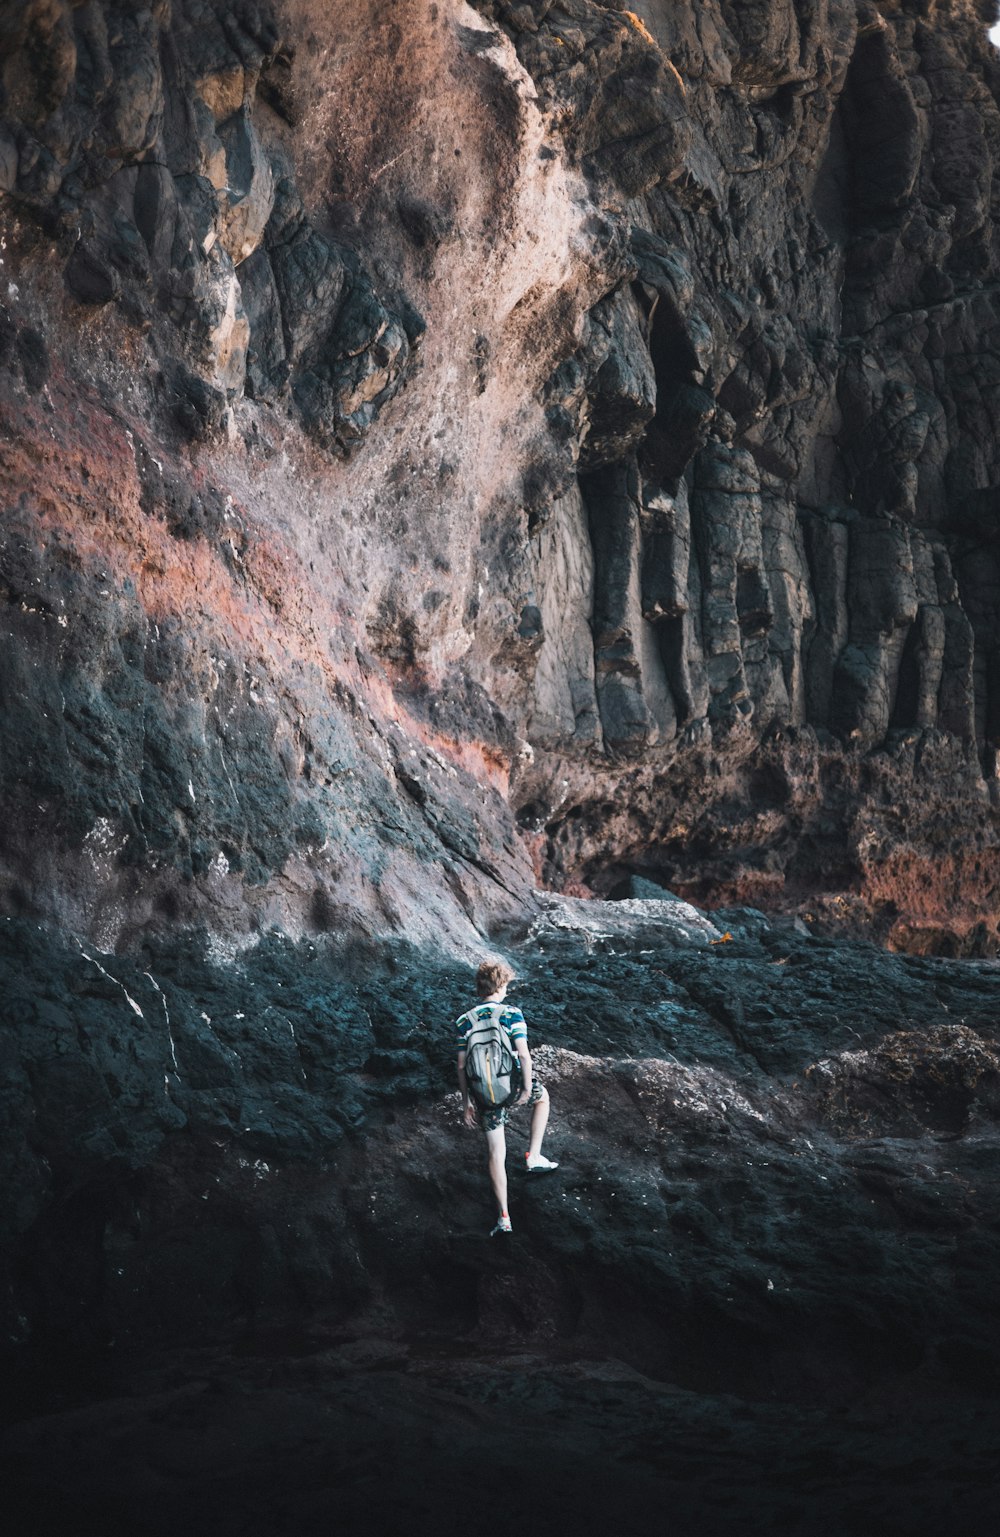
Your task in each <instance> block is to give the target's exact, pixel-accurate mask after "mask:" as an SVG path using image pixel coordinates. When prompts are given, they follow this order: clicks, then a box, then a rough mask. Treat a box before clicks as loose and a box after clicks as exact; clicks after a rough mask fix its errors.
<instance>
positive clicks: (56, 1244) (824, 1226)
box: [0, 897, 1000, 1537]
mask: <svg viewBox="0 0 1000 1537" xmlns="http://www.w3.org/2000/svg"><path fill="white" fill-rule="evenodd" d="M0 934H2V938H3V940H4V945H5V956H4V978H3V981H4V995H5V997H6V998H7V999H8V1000H10V1003H11V1004H12V1005H13V1007H12V1009H11V1019H10V1023H9V1025H8V1028H7V1030H6V1032H5V1037H4V1039H5V1052H6V1053H7V1057H8V1064H7V1065H6V1071H5V1074H4V1078H5V1084H6V1088H5V1103H4V1120H5V1123H6V1124H7V1125H8V1126H10V1127H14V1128H23V1130H24V1141H23V1142H20V1141H15V1142H14V1143H13V1146H14V1148H16V1149H17V1151H16V1153H15V1155H14V1157H13V1158H11V1159H9V1160H8V1162H7V1163H6V1164H5V1167H4V1171H3V1172H4V1186H5V1188H6V1189H7V1190H8V1191H11V1192H16V1193H17V1201H16V1205H15V1210H14V1213H13V1224H14V1229H15V1231H13V1232H10V1233H9V1235H8V1234H5V1241H4V1245H3V1249H4V1253H5V1255H7V1256H14V1255H16V1256H17V1257H16V1262H15V1264H14V1265H13V1266H12V1268H11V1269H10V1271H9V1273H8V1276H7V1277H6V1288H5V1295H6V1296H7V1297H8V1298H9V1300H10V1304H11V1308H12V1312H11V1316H10V1317H9V1322H8V1329H9V1332H10V1333H11V1334H12V1335H13V1336H14V1338H15V1339H17V1340H18V1348H16V1349H15V1350H14V1351H13V1354H12V1356H10V1357H9V1361H10V1367H9V1370H10V1377H9V1382H10V1384H11V1387H12V1389H13V1395H12V1404H11V1408H12V1410H13V1415H12V1418H13V1421H14V1423H13V1424H12V1425H11V1426H10V1428H9V1429H8V1430H7V1432H6V1433H5V1434H4V1435H3V1437H2V1438H0V1448H2V1453H3V1456H4V1458H5V1459H6V1460H5V1463H4V1468H5V1487H7V1488H8V1489H9V1490H11V1491H12V1498H13V1499H14V1500H15V1502H16V1500H17V1499H20V1500H22V1501H23V1503H24V1507H25V1509H26V1510H27V1511H29V1512H30V1519H28V1520H26V1523H25V1525H24V1526H23V1528H18V1530H23V1531H24V1532H25V1534H27V1533H28V1532H29V1531H30V1532H39V1531H49V1530H52V1531H53V1532H55V1531H57V1530H60V1529H61V1530H65V1529H66V1524H67V1522H68V1523H69V1525H70V1527H71V1528H72V1529H73V1530H79V1531H86V1532H90V1531H92V1530H93V1531H95V1532H96V1531H98V1530H104V1531H107V1530H111V1531H113V1532H117V1531H122V1532H125V1531H130V1530H134V1529H135V1526H136V1523H137V1522H138V1523H140V1524H142V1525H143V1527H144V1529H148V1530H150V1531H153V1532H163V1533H167V1532H171V1531H174V1530H176V1529H177V1527H178V1526H179V1525H183V1526H185V1527H190V1528H191V1529H192V1530H194V1531H197V1532H202V1531H204V1532H208V1531H216V1530H218V1531H222V1532H226V1533H229V1532H233V1533H236V1532H238V1531H243V1530H246V1529H247V1523H248V1522H249V1524H250V1526H251V1527H252V1526H253V1524H254V1522H255V1521H257V1520H259V1519H260V1516H259V1513H260V1511H261V1510H264V1511H266V1512H267V1529H268V1530H271V1529H273V1530H275V1531H278V1532H286V1531H287V1532H289V1533H292V1532H307V1533H311V1532H317V1533H318V1532H319V1531H321V1530H325V1529H327V1524H328V1523H329V1521H330V1520H331V1519H332V1518H334V1517H335V1516H336V1517H338V1518H339V1519H340V1520H341V1521H345V1522H347V1523H348V1527H347V1529H349V1530H354V1529H355V1523H357V1529H358V1530H361V1529H362V1526H365V1529H375V1530H380V1531H381V1530H390V1529H393V1524H394V1523H395V1522H400V1521H405V1524H406V1525H407V1526H408V1527H410V1528H411V1529H414V1530H417V1531H420V1532H424V1531H426V1532H428V1533H430V1532H433V1531H438V1530H443V1531H446V1532H458V1531H459V1530H461V1529H464V1526H465V1524H466V1523H467V1521H468V1510H467V1508H466V1501H467V1500H468V1499H473V1498H474V1495H475V1488H476V1479H477V1476H478V1475H477V1474H476V1471H475V1468H476V1461H477V1459H478V1458H481V1457H482V1456H483V1455H484V1454H485V1453H486V1451H487V1450H488V1449H489V1448H490V1447H491V1446H492V1443H493V1438H494V1437H495V1436H497V1435H499V1436H500V1450H499V1451H498V1450H497V1448H496V1447H493V1452H494V1454H495V1455H496V1456H497V1457H498V1459H499V1461H498V1466H499V1467H500V1469H501V1470H502V1472H501V1474H500V1475H498V1476H502V1477H503V1479H504V1480H507V1479H513V1478H515V1477H516V1476H520V1477H521V1478H522V1479H523V1481H524V1489H525V1495H526V1496H527V1495H528V1494H530V1496H531V1498H532V1499H533V1500H535V1501H537V1502H538V1506H539V1509H540V1510H541V1511H543V1512H545V1513H546V1514H547V1515H552V1516H553V1517H554V1516H555V1514H556V1513H557V1512H558V1511H560V1510H561V1509H562V1510H572V1511H574V1512H576V1513H577V1519H578V1522H579V1524H580V1529H581V1530H583V1531H585V1532H597V1531H600V1530H602V1529H603V1528H604V1523H605V1522H606V1521H607V1520H608V1519H609V1517H610V1516H611V1515H612V1513H613V1512H614V1511H615V1510H616V1509H617V1510H618V1511H619V1512H620V1511H621V1510H623V1509H624V1510H626V1511H627V1512H628V1513H629V1520H630V1523H631V1524H632V1525H633V1526H634V1529H635V1530H637V1531H640V1532H642V1533H649V1534H652V1533H653V1532H658V1531H662V1509H661V1502H662V1500H663V1498H664V1497H666V1495H667V1493H668V1492H669V1495H670V1499H671V1501H672V1502H673V1503H674V1504H675V1505H676V1511H677V1519H678V1522H679V1523H681V1524H680V1526H679V1529H680V1530H683V1531H689V1530H694V1529H695V1528H696V1527H697V1528H698V1529H700V1530H708V1531H710V1532H719V1533H722V1532H726V1531H729V1530H731V1525H730V1524H729V1523H731V1522H732V1520H734V1519H744V1518H745V1517H746V1515H747V1514H748V1512H749V1511H750V1510H751V1509H752V1510H754V1511H755V1513H756V1516H757V1519H758V1524H759V1525H760V1526H761V1529H762V1530H766V1531H772V1530H773V1531H777V1530H782V1531H792V1532H802V1533H825V1532H831V1533H832V1532H835V1531H836V1532H843V1533H858V1534H859V1537H860V1534H861V1533H862V1532H864V1531H870V1530H871V1529H872V1525H873V1523H874V1524H876V1525H877V1526H878V1529H879V1530H885V1531H887V1532H898V1533H904V1532H906V1533H919V1534H925V1533H926V1534H930V1533H943V1532H944V1531H946V1530H948V1529H949V1525H948V1523H949V1522H954V1521H956V1520H959V1519H960V1518H961V1520H962V1521H963V1523H965V1525H964V1528H963V1529H966V1530H969V1531H972V1532H977V1533H978V1532H985V1531H987V1530H988V1529H989V1523H988V1518H987V1511H988V1509H989V1506H990V1503H991V1501H992V1498H993V1495H992V1493H991V1491H992V1490H995V1467H994V1462H993V1458H994V1449H995V1433H996V1424H997V1416H996V1397H995V1392H996V1381H997V1371H998V1368H1000V1316H998V1313H997V1304H996V1293H995V1274H996V1262H997V1240H998V1234H1000V1229H998V1225H997V1220H996V1205H997V1198H998V1194H1000V1191H998V1183H997V1169H998V1162H997V1124H998V1116H1000V1036H998V1033H997V1022H996V1008H995V998H996V967H995V964H994V963H991V962H957V961H950V962H949V961H943V960H940V959H936V958H934V959H924V958H916V957H909V956H893V955H890V954H887V953H886V952H885V951H880V950H877V949H875V948H874V947H870V946H869V947H860V946H850V945H848V944H845V943H844V942H842V941H831V940H821V939H817V938H815V937H812V936H809V935H808V934H802V933H800V932H798V930H797V929H796V928H794V927H792V926H790V925H786V926H775V925H774V924H772V923H769V921H768V920H767V919H766V918H765V917H764V915H763V914H761V913H759V912H754V911H752V910H730V911H728V912H726V911H723V912H718V913H715V914H712V915H700V914H697V913H695V912H694V911H693V910H691V909H689V908H687V907H686V906H685V905H684V904H681V903H678V902H677V901H676V900H675V899H669V898H664V897H660V898H649V897H645V898H638V899H631V900H629V901H627V902H624V903H602V902H593V901H591V902H574V901H572V900H569V901H563V902H557V903H549V904H547V905H546V908H545V910H544V912H543V913H541V914H540V915H539V916H538V918H536V919H535V920H534V921H533V924H532V927H531V932H530V934H528V935H526V936H524V938H523V939H522V940H521V941H520V942H518V943H516V944H515V945H514V947H513V949H512V952H511V954H512V958H513V959H514V961H515V964H516V965H517V966H518V970H519V975H520V979H521V980H520V982H519V984H518V992H517V994H516V995H515V996H517V998H518V999H519V1001H520V1002H521V1003H522V1004H523V1005H524V1007H525V1008H526V1010H527V1012H528V1015H529V1018H530V1019H531V1020H532V1024H533V1034H534V1044H535V1061H536V1070H537V1071H538V1073H539V1074H540V1075H541V1076H542V1077H543V1078H544V1080H545V1082H546V1083H547V1084H548V1086H549V1089H550V1092H551V1096H552V1100H553V1105H554V1119H553V1128H552V1133H551V1138H550V1141H551V1147H552V1150H553V1151H554V1152H555V1153H556V1154H557V1155H558V1157H559V1159H560V1161H561V1167H560V1170H559V1171H558V1172H557V1173H556V1174H555V1175H553V1176H551V1177H549V1178H547V1179H540V1180H539V1179H535V1180H526V1177H525V1176H524V1175H523V1174H522V1175H520V1177H518V1174H517V1170H516V1164H517V1162H518V1160H519V1156H520V1148H521V1146H522V1144H523V1135H522V1134H521V1132H519V1131H516V1130H513V1129H512V1131H511V1134H510V1145H511V1158H510V1162H511V1165H512V1174H511V1210H512V1212H513V1216H514V1223H515V1234H514V1237H513V1238H512V1240H511V1242H510V1244H509V1245H507V1246H505V1247H502V1248H501V1247H499V1246H498V1244H497V1242H496V1241H491V1240H490V1239H488V1238H487V1237H486V1232H487V1229H488V1226H489V1223H490V1222H491V1220H492V1218H491V1215H490V1197H489V1193H488V1189H487V1185H486V1180H485V1172H484V1169H483V1166H482V1147H481V1145H480V1142H481V1138H480V1134H479V1133H478V1132H475V1133H473V1132H468V1131H464V1130H463V1129H462V1126H461V1117H460V1112H459V1104H458V1096H457V1094H456V1093H454V1092H453V1091H452V1092H449V1088H448V1080H449V1076H450V1041H449V1032H448V1030H447V1027H446V1025H442V1023H441V1022H442V1021H443V1020H447V1018H448V1017H449V1015H450V1014H452V1013H453V1012H454V1009H455V1006H456V1002H458V1003H459V1004H460V1003H461V1000H462V999H463V998H464V997H466V996H467V995H468V991H469V987H470V980H471V974H470V973H469V972H468V971H466V970H464V969H462V968H454V967H447V966H444V965H441V964H440V963H439V964H438V965H437V966H436V967H435V966H432V965H430V964H428V962H427V959H426V958H424V959H421V957H420V955H419V954H418V953H417V952H416V951H414V950H413V949H412V948H409V949H407V948H404V947H402V946H398V947H397V948H396V950H395V951H394V953H391V954H387V953H385V952H381V953H380V952H379V951H378V950H376V949H374V948H372V949H369V950H368V951H367V953H366V952H364V951H362V950H360V949H359V948H358V947H357V946H355V947H352V948H351V949H350V950H348V951H346V952H345V951H343V950H342V949H340V948H338V947H337V946H336V945H334V944H333V943H332V942H331V941H329V940H325V941H321V942H319V943H313V942H308V943H302V944H300V945H298V946H293V945H291V944H289V943H288V941H287V940H285V939H282V938H280V937H278V936H274V937H272V938H270V939H268V940H264V941H262V942H261V944H260V946H259V947H258V948H257V949H256V950H255V951H253V952H251V953H249V954H248V955H247V956H245V957H244V960H243V962H242V964H241V965H240V966H239V967H236V968H234V967H233V966H232V965H231V964H226V963H224V962H221V961H220V960H219V958H218V957H215V958H213V956H212V954H211V952H210V950H209V949H208V948H207V947H206V946H205V944H204V942H203V943H202V944H201V945H200V946H199V945H198V944H196V943H195V942H194V940H193V939H189V941H188V943H187V944H186V945H184V946H179V945H177V944H176V943H174V942H166V941H164V942H162V943H160V944H159V945H158V946H157V947H156V948H155V949H148V950H147V951H146V952H145V953H144V954H143V955H142V956H141V958H139V959H137V960H135V961H133V962H131V963H127V962H126V961H124V959H123V958H121V957H117V958H116V957H109V956H103V957H102V956H100V955H99V954H95V953H94V952H93V949H92V948H90V947H88V946H86V945H85V944H79V945H74V946H70V945H63V946H56V945H54V944H53V943H52V941H51V939H50V938H49V939H46V938H45V937H44V936H43V935H42V934H41V931H38V930H34V931H33V930H32V929H31V928H30V927H29V926H26V925H23V924H22V925H20V926H16V925H15V924H14V923H13V922H11V921H8V922H7V923H6V924H5V925H4V927H3V930H2V931H0ZM14 1062H17V1063H19V1064H20V1065H19V1067H16V1068H15V1067H14V1066H13V1063H14ZM904 1404H905V1406H906V1410H905V1414H904V1415H903V1417H902V1423H901V1422H900V1413H901V1407H902V1406H903V1405H904ZM512 1416H513V1417H514V1419H515V1420H516V1432H517V1433H516V1436H515V1441H516V1443H517V1444H516V1445H514V1446H509V1445H508V1441H509V1438H510V1435H512V1434H514V1432H513V1431H512V1429H511V1424H510V1420H511V1417H512ZM505 1425H506V1427H507V1434H506V1435H504V1434H503V1433H502V1431H503V1427H504V1426H505ZM373 1438H374V1439H375V1441H376V1442H377V1445H372V1439H373ZM598 1439H599V1441H600V1445H601V1454H600V1462H601V1470H602V1471H601V1478H600V1480H599V1481H598V1482H597V1483H596V1484H595V1482H594V1481H593V1478H592V1476H588V1474H587V1472H586V1469H587V1466H588V1464H589V1463H590V1462H591V1459H592V1458H593V1457H594V1456H595V1453H596V1448H597V1444H598ZM53 1465H55V1466H56V1467H58V1469H59V1475H58V1478H56V1479H55V1481H54V1482H53V1481H52V1479H51V1475H50V1470H51V1468H52V1467H53ZM915 1467H918V1468H919V1474H918V1475H915V1473H914V1468H915ZM519 1469H520V1473H519V1474H518V1472H517V1470H519ZM581 1480H582V1481H583V1482H582V1485H581ZM984 1521H985V1522H986V1524H981V1523H983V1522H984ZM372 1523H374V1526H373V1525H372ZM497 1523H498V1524H497V1529H498V1530H503V1531H508V1530H510V1531H514V1530H519V1529H520V1528H521V1525H522V1524H523V1508H522V1505H521V1503H520V1502H517V1504H516V1505H515V1506H512V1507H511V1509H510V1510H501V1511H500V1512H498V1514H497Z"/></svg>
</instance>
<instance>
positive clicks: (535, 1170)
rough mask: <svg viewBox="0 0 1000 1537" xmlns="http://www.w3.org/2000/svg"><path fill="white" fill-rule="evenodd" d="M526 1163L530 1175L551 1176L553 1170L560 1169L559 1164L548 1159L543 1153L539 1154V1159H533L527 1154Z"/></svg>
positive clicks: (525, 1156)
mask: <svg viewBox="0 0 1000 1537" xmlns="http://www.w3.org/2000/svg"><path fill="white" fill-rule="evenodd" d="M524 1163H525V1167H526V1169H527V1171H528V1173H529V1174H549V1173H550V1172H551V1171H552V1170H553V1169H558V1167H559V1165H558V1164H557V1163H553V1162H552V1160H551V1158H546V1157H545V1156H544V1155H543V1154H542V1153H539V1155H538V1157H537V1158H531V1159H529V1157H528V1155H527V1153H525V1155H524Z"/></svg>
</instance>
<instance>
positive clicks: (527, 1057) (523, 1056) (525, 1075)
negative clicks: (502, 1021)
mask: <svg viewBox="0 0 1000 1537" xmlns="http://www.w3.org/2000/svg"><path fill="white" fill-rule="evenodd" d="M514 1050H515V1051H516V1052H517V1060H518V1061H519V1062H520V1064H521V1092H520V1094H519V1095H518V1096H517V1100H516V1101H515V1103H516V1104H518V1105H526V1104H527V1103H528V1100H529V1098H530V1096H531V1075H532V1066H531V1052H530V1051H529V1050H528V1043H527V1041H525V1040H520V1041H515V1042H514Z"/></svg>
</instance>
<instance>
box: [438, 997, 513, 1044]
mask: <svg viewBox="0 0 1000 1537" xmlns="http://www.w3.org/2000/svg"><path fill="white" fill-rule="evenodd" d="M491 1015H493V1016H494V1017H496V1016H499V1020H500V1025H501V1028H502V1029H504V1030H506V1032H507V1034H508V1036H509V1037H510V1044H511V1045H512V1046H513V1047H515V1048H516V1046H517V1043H518V1041H526V1040H527V1039H528V1027H527V1025H526V1024H525V1022H524V1015H523V1014H522V1013H521V1010H520V1009H512V1008H511V1007H510V1006H509V1004H506V1003H480V1004H478V1005H477V1006H476V1008H474V1009H469V1011H468V1013H466V1014H463V1015H462V1017H461V1018H460V1019H458V1020H456V1021H455V1029H456V1031H457V1032H458V1034H457V1039H456V1043H455V1044H456V1048H457V1050H458V1051H464V1050H465V1042H466V1040H467V1039H468V1035H469V1031H470V1030H471V1029H472V1027H473V1025H474V1024H475V1023H476V1022H477V1021H478V1020H483V1019H489V1018H490V1016H491Z"/></svg>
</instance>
